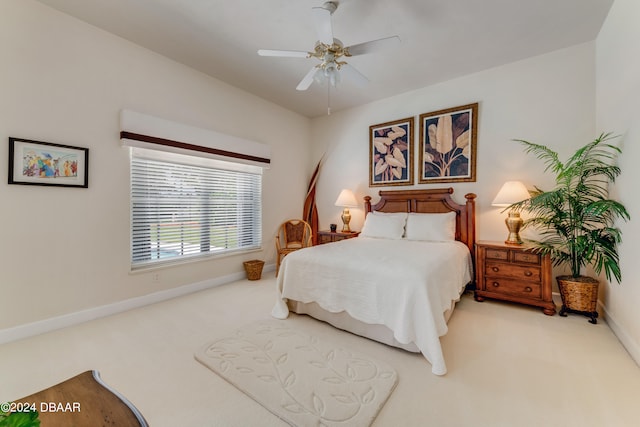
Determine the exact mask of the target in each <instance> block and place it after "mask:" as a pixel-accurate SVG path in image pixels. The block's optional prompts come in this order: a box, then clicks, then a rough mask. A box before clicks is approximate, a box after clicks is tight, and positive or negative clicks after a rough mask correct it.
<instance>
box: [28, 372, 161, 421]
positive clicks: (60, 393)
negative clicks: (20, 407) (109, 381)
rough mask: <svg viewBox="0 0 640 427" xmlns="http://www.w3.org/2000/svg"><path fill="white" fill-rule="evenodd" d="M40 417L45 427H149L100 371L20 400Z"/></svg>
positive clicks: (69, 380) (86, 374)
mask: <svg viewBox="0 0 640 427" xmlns="http://www.w3.org/2000/svg"><path fill="white" fill-rule="evenodd" d="M16 403H23V404H25V405H29V406H30V407H33V408H35V409H36V410H37V411H38V412H39V413H40V418H39V419H40V421H41V425H42V427H49V426H52V427H56V426H61V427H62V426H65V427H69V426H74V427H97V426H104V427H106V426H117V427H148V425H149V424H147V421H146V420H145V419H144V417H143V416H142V414H141V413H140V412H139V411H138V409H137V408H136V407H135V406H134V405H133V404H132V403H131V402H129V401H128V400H127V398H125V397H124V396H123V395H121V394H120V393H118V392H117V391H115V390H114V389H112V388H110V387H109V386H108V385H106V384H105V383H104V382H103V381H102V379H101V378H100V374H99V373H98V371H86V372H83V373H82V374H80V375H77V376H75V377H73V378H70V379H68V380H66V381H64V382H61V383H60V384H56V385H54V386H52V387H49V388H46V389H44V390H42V391H39V392H37V393H34V394H32V395H30V396H27V397H24V398H22V399H20V400H17V401H16Z"/></svg>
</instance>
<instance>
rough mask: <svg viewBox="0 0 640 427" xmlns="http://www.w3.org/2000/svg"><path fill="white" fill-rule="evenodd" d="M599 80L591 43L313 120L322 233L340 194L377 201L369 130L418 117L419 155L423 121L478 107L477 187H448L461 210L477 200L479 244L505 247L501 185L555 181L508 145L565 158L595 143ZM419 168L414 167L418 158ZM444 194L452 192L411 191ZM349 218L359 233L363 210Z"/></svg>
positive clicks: (336, 217) (334, 217)
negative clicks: (472, 197)
mask: <svg viewBox="0 0 640 427" xmlns="http://www.w3.org/2000/svg"><path fill="white" fill-rule="evenodd" d="M594 73H595V71H594V43H586V44H582V45H578V46H575V47H571V48H568V49H563V50H559V51H556V52H552V53H550V54H547V55H543V56H538V57H534V58H530V59H527V60H523V61H519V62H516V63H512V64H509V65H505V66H502V67H498V68H494V69H490V70H487V71H484V72H480V73H476V74H473V75H469V76H466V77H462V78H459V79H455V80H451V81H447V82H444V83H441V84H437V85H434V86H429V87H425V88H423V89H420V90H416V91H412V92H407V93H403V94H399V95H397V96H395V97H392V98H388V99H384V100H381V101H379V102H375V103H371V104H368V105H365V106H363V107H359V108H354V109H351V110H348V111H344V112H339V113H334V114H332V115H331V116H328V117H322V118H317V119H314V120H313V124H312V135H313V143H312V150H313V152H312V161H313V162H317V159H319V158H320V156H321V155H322V154H323V153H326V154H325V158H326V161H325V162H324V166H323V168H322V171H321V173H320V179H319V183H318V196H317V200H318V209H319V215H320V223H321V224H320V225H321V227H322V228H328V225H329V223H331V222H334V223H338V224H340V223H341V220H340V212H341V208H338V207H335V206H333V204H334V202H335V200H336V198H337V196H338V193H339V192H340V190H341V189H342V188H350V189H352V190H354V192H355V193H356V196H357V197H358V198H359V199H361V198H362V197H363V196H365V195H371V196H372V197H373V201H376V200H377V196H376V195H377V192H378V190H379V189H381V188H380V187H374V188H369V169H368V156H369V148H368V147H369V137H368V131H369V126H370V125H372V124H377V123H384V122H387V121H391V120H396V119H401V118H405V117H410V116H414V117H416V129H415V130H416V132H415V133H416V141H415V148H416V149H417V148H418V141H419V123H418V120H417V119H418V116H419V115H420V114H422V113H427V112H431V111H436V110H441V109H444V108H450V107H456V106H460V105H464V104H469V103H472V102H478V103H479V114H478V116H479V121H478V147H477V150H478V151H477V155H478V157H477V181H476V182H474V183H458V184H451V186H452V187H454V189H455V192H454V198H455V199H456V200H457V201H458V202H459V203H462V202H464V200H465V199H464V194H465V193H467V192H473V193H476V194H477V195H478V198H477V212H476V213H477V219H478V221H477V234H478V238H479V239H488V240H504V239H505V238H506V234H507V230H506V227H505V225H504V218H505V214H503V213H501V211H500V208H494V207H491V201H492V200H493V198H494V197H495V196H496V194H497V192H498V190H499V189H500V186H501V185H502V183H503V182H504V181H507V180H514V179H517V180H522V181H523V182H524V183H525V184H526V185H527V186H530V187H531V186H533V185H538V186H541V187H542V188H544V187H545V186H546V187H547V188H548V187H550V186H551V185H553V177H552V176H550V175H548V174H547V175H543V171H544V166H543V164H542V163H541V162H539V161H537V160H536V159H535V158H534V157H532V156H525V155H524V154H523V150H522V146H521V145H520V144H518V143H515V142H512V141H511V140H512V139H514V138H520V139H526V140H529V141H532V142H537V143H541V144H545V145H548V146H550V147H552V148H554V149H556V150H558V151H559V152H560V153H561V154H563V155H564V154H566V155H568V154H570V153H571V152H572V151H573V150H574V149H575V148H577V147H578V146H581V145H582V144H584V143H586V142H588V141H590V140H592V139H593V138H594V137H595V136H596V135H595V126H594V124H595V103H594V100H595V87H594V86H595V77H594ZM415 160H416V161H415V162H414V164H416V166H417V160H418V156H417V151H416V153H415ZM415 182H417V176H416V179H415ZM443 186H449V184H444V185H443V184H421V185H415V186H414V187H413V188H438V187H443ZM401 188H404V187H386V188H384V189H401ZM351 212H352V216H353V219H352V226H353V227H352V228H354V229H360V228H361V226H362V221H363V218H364V212H363V210H362V209H351ZM523 234H524V233H523ZM525 235H526V234H525Z"/></svg>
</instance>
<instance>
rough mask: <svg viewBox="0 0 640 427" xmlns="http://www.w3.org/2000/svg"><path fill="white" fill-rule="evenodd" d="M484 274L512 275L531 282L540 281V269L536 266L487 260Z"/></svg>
mask: <svg viewBox="0 0 640 427" xmlns="http://www.w3.org/2000/svg"><path fill="white" fill-rule="evenodd" d="M484 274H485V275H486V276H497V277H510V278H513V279H520V280H525V281H529V282H540V269H539V268H536V267H528V266H522V265H515V264H507V263H498V262H491V261H487V262H486V264H485V268H484Z"/></svg>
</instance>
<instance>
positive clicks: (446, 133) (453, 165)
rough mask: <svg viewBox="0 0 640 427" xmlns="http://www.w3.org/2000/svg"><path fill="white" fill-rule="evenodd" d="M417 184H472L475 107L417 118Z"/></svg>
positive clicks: (475, 140) (474, 151)
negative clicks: (418, 130)
mask: <svg viewBox="0 0 640 427" xmlns="http://www.w3.org/2000/svg"><path fill="white" fill-rule="evenodd" d="M419 120H420V148H419V150H420V151H419V153H420V154H419V177H418V182H419V183H420V184H429V183H441V182H475V181H476V153H477V136H478V103H477V102H476V103H473V104H467V105H462V106H460V107H454V108H448V109H445V110H439V111H433V112H431V113H424V114H421V115H420V118H419Z"/></svg>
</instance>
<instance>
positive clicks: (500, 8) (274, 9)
mask: <svg viewBox="0 0 640 427" xmlns="http://www.w3.org/2000/svg"><path fill="white" fill-rule="evenodd" d="M39 1H40V2H41V3H44V4H47V5H49V6H52V7H54V8H56V9H58V10H60V11H63V12H65V13H68V14H70V15H72V16H75V17H77V18H79V19H81V20H83V21H86V22H88V23H90V24H93V25H95V26H97V27H100V28H103V29H104V30H106V31H109V32H111V33H114V34H116V35H118V36H121V37H123V38H125V39H127V40H130V41H132V42H134V43H136V44H139V45H141V46H144V47H146V48H148V49H151V50H153V51H155V52H158V53H160V54H162V55H164V56H167V57H169V58H172V59H174V60H176V61H178V62H181V63H183V64H186V65H188V66H190V67H192V68H195V69H197V70H200V71H202V72H204V73H206V74H209V75H211V76H213V77H215V78H218V79H220V80H222V81H225V82H227V83H229V84H231V85H233V86H236V87H238V88H241V89H244V90H246V91H248V92H251V93H253V94H255V95H258V96H260V97H262V98H265V99H267V100H270V101H272V102H274V103H276V104H279V105H281V106H283V107H286V108H288V109H291V110H293V111H296V112H298V113H300V114H303V115H305V116H308V117H315V116H319V115H323V114H327V86H326V85H324V86H323V85H318V84H313V85H312V86H311V88H310V89H309V90H307V91H305V92H300V91H297V90H296V89H295V88H296V85H297V84H298V82H299V81H300V80H301V79H302V78H303V77H304V75H305V74H306V73H307V71H309V69H310V68H311V67H312V66H313V65H315V64H316V63H317V62H316V60H315V59H303V58H274V57H260V56H258V55H257V53H256V52H257V50H258V49H261V48H264V49H284V50H303V51H308V50H313V46H314V44H315V41H316V40H317V37H316V33H315V29H314V25H313V20H312V14H311V8H312V7H316V6H321V5H322V4H323V3H324V0H226V1H223V0H39ZM338 3H339V7H338V10H337V11H336V12H335V13H334V14H333V16H332V22H333V31H334V37H336V38H339V39H340V40H342V42H343V43H344V44H345V46H348V45H353V44H357V43H361V42H365V41H369V40H373V39H379V38H382V37H388V36H392V35H396V34H397V35H398V36H400V39H401V40H402V43H401V44H400V45H398V47H397V48H393V49H391V51H384V52H376V53H371V54H367V55H362V56H357V57H353V58H349V64H351V65H352V66H354V67H355V68H356V69H358V71H360V72H361V73H363V74H364V75H366V76H367V77H368V78H369V80H370V83H369V84H368V85H367V87H365V88H364V89H361V88H358V87H357V86H355V85H353V84H351V83H350V82H349V81H346V80H345V81H342V82H341V83H340V84H339V86H338V88H337V89H335V90H332V91H331V109H332V111H337V110H340V109H344V108H349V107H353V106H356V105H361V104H364V103H368V102H371V101H373V100H376V99H381V98H386V97H389V96H393V95H394V94H397V93H402V92H407V91H410V90H414V89H417V88H421V87H424V86H429V85H432V84H434V83H437V82H441V81H445V80H450V79H452V78H455V77H458V76H462V75H465V74H470V73H473V72H477V71H480V70H484V69H488V68H491V67H495V66H498V65H501V64H506V63H509V62H513V61H516V60H519V59H523V58H527V57H530V56H535V55H539V54H543V53H546V52H551V51H553V50H557V49H561V48H564V47H568V46H571V45H575V44H579V43H583V42H587V41H590V40H594V39H595V38H596V36H597V34H598V32H599V30H600V27H601V26H602V23H603V21H604V19H605V17H606V15H607V13H608V11H609V8H610V7H611V4H612V3H613V0H340V1H339V2H338Z"/></svg>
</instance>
